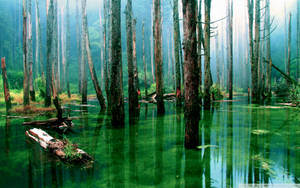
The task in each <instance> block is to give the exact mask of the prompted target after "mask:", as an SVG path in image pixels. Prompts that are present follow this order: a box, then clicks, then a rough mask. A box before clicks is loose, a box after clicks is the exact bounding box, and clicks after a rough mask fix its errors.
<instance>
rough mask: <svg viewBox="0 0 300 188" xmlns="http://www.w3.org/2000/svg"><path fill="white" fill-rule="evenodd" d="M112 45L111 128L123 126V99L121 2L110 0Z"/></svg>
mask: <svg viewBox="0 0 300 188" xmlns="http://www.w3.org/2000/svg"><path fill="white" fill-rule="evenodd" d="M111 4H112V8H111V15H112V23H111V24H112V25H111V29H112V33H111V36H112V45H111V54H112V57H111V62H112V65H111V66H112V67H111V84H110V92H111V98H110V100H111V114H112V118H111V123H112V125H113V126H124V120H125V113H124V97H123V74H122V53H121V18H120V16H121V1H120V0H112V2H111Z"/></svg>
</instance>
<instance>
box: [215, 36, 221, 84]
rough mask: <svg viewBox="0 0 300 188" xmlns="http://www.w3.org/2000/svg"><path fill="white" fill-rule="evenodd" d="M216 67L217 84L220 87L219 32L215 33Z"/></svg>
mask: <svg viewBox="0 0 300 188" xmlns="http://www.w3.org/2000/svg"><path fill="white" fill-rule="evenodd" d="M215 40H216V64H217V66H216V69H217V85H218V87H220V88H221V77H220V72H221V71H220V58H219V34H218V33H217V34H216V37H215Z"/></svg>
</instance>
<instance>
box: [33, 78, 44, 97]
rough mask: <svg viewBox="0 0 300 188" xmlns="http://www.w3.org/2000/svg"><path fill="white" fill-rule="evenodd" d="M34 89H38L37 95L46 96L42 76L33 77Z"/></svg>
mask: <svg viewBox="0 0 300 188" xmlns="http://www.w3.org/2000/svg"><path fill="white" fill-rule="evenodd" d="M35 85H36V87H37V88H36V90H37V91H39V97H41V98H45V96H46V81H45V79H43V78H42V77H38V78H37V79H35Z"/></svg>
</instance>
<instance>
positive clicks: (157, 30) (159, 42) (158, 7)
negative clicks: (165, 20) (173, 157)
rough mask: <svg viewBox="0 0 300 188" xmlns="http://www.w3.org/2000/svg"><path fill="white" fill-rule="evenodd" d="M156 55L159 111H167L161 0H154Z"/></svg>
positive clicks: (159, 112)
mask: <svg viewBox="0 0 300 188" xmlns="http://www.w3.org/2000/svg"><path fill="white" fill-rule="evenodd" d="M154 25H155V27H154V28H155V29H154V57H155V76H156V94H157V97H156V98H157V113H158V114H163V113H164V112H165V106H164V99H163V95H164V93H163V60H162V51H161V50H162V37H161V31H162V27H161V0H154Z"/></svg>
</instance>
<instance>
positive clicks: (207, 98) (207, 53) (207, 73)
mask: <svg viewBox="0 0 300 188" xmlns="http://www.w3.org/2000/svg"><path fill="white" fill-rule="evenodd" d="M204 2H205V24H204V108H205V109H209V108H210V104H211V98H210V88H211V86H212V77H211V70H210V8H211V0H205V1H204Z"/></svg>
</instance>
